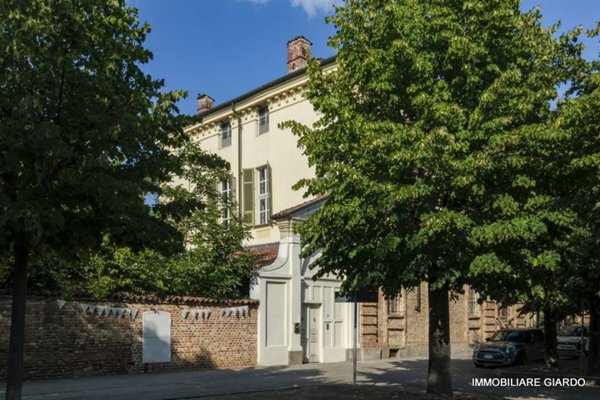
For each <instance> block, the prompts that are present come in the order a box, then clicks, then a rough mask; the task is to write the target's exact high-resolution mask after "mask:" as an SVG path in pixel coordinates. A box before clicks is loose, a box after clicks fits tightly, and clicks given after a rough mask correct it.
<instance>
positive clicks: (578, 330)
mask: <svg viewBox="0 0 600 400" xmlns="http://www.w3.org/2000/svg"><path fill="white" fill-rule="evenodd" d="M556 340H557V342H558V345H557V346H556V349H557V350H558V356H559V357H579V356H580V355H581V349H582V348H583V353H584V354H585V355H586V356H587V355H588V351H589V350H590V341H589V340H588V328H587V327H585V326H581V325H570V326H566V327H564V328H563V329H561V330H560V331H559V332H558V337H557V338H556Z"/></svg>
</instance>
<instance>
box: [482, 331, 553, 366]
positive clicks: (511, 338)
mask: <svg viewBox="0 0 600 400" xmlns="http://www.w3.org/2000/svg"><path fill="white" fill-rule="evenodd" d="M544 356H545V350H544V333H543V332H542V330H541V329H501V330H499V331H497V332H496V333H494V334H493V335H492V336H491V337H489V338H488V339H486V342H485V343H481V344H478V345H477V346H476V347H475V350H474V351H473V364H475V366H476V367H479V368H480V367H486V366H506V365H519V364H521V365H525V364H526V363H527V362H528V361H535V360H539V359H544Z"/></svg>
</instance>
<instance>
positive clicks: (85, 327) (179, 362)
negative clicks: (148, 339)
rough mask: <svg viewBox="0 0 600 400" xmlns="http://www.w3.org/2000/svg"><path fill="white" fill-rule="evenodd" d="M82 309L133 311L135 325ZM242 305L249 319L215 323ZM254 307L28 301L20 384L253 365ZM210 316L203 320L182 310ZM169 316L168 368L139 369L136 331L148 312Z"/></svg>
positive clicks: (1, 361) (2, 363) (2, 332)
mask: <svg viewBox="0 0 600 400" xmlns="http://www.w3.org/2000/svg"><path fill="white" fill-rule="evenodd" d="M81 303H86V304H93V305H97V306H105V307H114V308H127V309H136V310H137V311H138V313H137V315H136V317H135V318H131V316H126V317H120V316H119V317H117V316H114V315H109V316H100V315H97V313H91V312H90V311H88V312H85V313H84V312H83V311H82V310H81V308H80V304H81ZM243 306H248V308H249V314H248V315H246V316H242V315H237V313H236V314H233V315H229V316H221V313H220V310H221V309H222V308H225V307H229V308H231V307H243ZM257 306H258V304H257V303H256V302H254V301H243V300H242V301H237V302H222V303H217V302H215V301H208V300H206V301H204V300H195V301H194V300H193V299H190V298H188V299H187V300H186V301H175V302H160V301H144V302H129V301H128V302H122V301H120V302H93V301H81V302H79V301H67V302H66V304H65V305H64V307H63V308H62V309H59V307H58V305H57V303H56V301H55V300H52V299H40V298H35V299H28V303H27V316H26V327H25V341H26V344H25V379H29V380H31V379H48V378H65V377H75V376H91V375H106V374H130V373H143V372H155V371H171V370H181V369H199V368H242V367H250V366H254V365H256V355H257V350H256V343H257V337H256V335H257V318H256V317H257ZM10 307H11V301H10V298H8V297H0V380H4V379H6V372H7V371H6V364H7V359H8V342H9V331H10ZM190 309H192V310H193V309H201V310H210V311H211V316H210V317H209V318H205V319H202V318H201V317H198V318H195V317H194V316H193V315H191V314H190V315H188V316H187V317H186V318H184V317H183V316H182V311H183V310H190ZM151 310H153V311H165V312H169V313H170V314H171V362H170V363H158V364H143V363H142V339H143V338H142V335H143V334H142V325H143V322H142V321H143V313H144V312H146V311H151Z"/></svg>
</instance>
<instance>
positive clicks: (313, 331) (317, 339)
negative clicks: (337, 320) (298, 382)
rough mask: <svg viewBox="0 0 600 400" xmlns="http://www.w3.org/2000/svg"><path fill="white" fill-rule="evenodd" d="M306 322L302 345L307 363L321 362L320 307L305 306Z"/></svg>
mask: <svg viewBox="0 0 600 400" xmlns="http://www.w3.org/2000/svg"><path fill="white" fill-rule="evenodd" d="M304 311H305V312H304V313H303V314H304V321H305V327H303V328H304V329H303V332H302V333H303V337H302V339H303V340H302V344H303V347H304V361H305V362H311V363H312V362H321V332H320V329H319V328H320V326H321V318H320V311H321V310H320V305H305V306H304Z"/></svg>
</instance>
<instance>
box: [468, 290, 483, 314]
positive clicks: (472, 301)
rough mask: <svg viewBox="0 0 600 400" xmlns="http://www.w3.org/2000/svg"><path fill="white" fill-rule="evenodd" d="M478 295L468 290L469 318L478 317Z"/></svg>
mask: <svg viewBox="0 0 600 400" xmlns="http://www.w3.org/2000/svg"><path fill="white" fill-rule="evenodd" d="M479 310H480V306H479V293H477V292H476V291H475V290H473V289H469V317H479Z"/></svg>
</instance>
